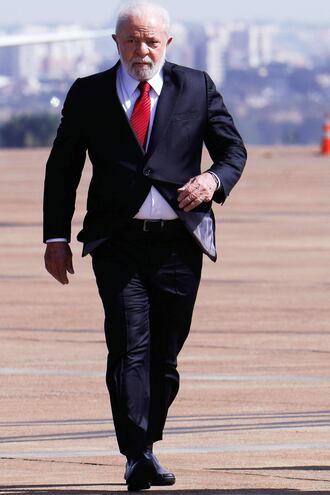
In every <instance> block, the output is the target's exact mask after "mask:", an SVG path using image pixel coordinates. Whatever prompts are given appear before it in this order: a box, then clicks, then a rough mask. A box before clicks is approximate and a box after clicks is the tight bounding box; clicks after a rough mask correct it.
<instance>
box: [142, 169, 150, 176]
mask: <svg viewBox="0 0 330 495" xmlns="http://www.w3.org/2000/svg"><path fill="white" fill-rule="evenodd" d="M143 173H144V175H150V174H151V168H146V169H144V170H143Z"/></svg>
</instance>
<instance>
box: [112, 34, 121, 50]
mask: <svg viewBox="0 0 330 495" xmlns="http://www.w3.org/2000/svg"><path fill="white" fill-rule="evenodd" d="M111 36H112V39H113V41H114V42H115V43H116V45H117V51H118V53H119V47H118V41H117V35H116V34H112V35H111Z"/></svg>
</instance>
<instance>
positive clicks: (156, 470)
mask: <svg viewBox="0 0 330 495" xmlns="http://www.w3.org/2000/svg"><path fill="white" fill-rule="evenodd" d="M144 455H145V457H146V458H147V459H148V461H149V462H148V464H149V478H148V480H149V483H150V485H152V486H169V485H174V483H175V476H174V474H173V473H170V472H169V471H168V470H167V469H165V468H163V467H162V466H161V465H160V463H159V461H158V459H157V457H156V456H155V455H154V454H153V453H152V452H151V450H149V449H148V450H147V452H145V454H144Z"/></svg>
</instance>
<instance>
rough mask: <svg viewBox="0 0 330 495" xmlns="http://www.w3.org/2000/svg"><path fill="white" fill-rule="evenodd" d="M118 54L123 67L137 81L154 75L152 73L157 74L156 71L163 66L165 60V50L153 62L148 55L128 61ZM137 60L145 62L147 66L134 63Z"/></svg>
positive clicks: (145, 79)
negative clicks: (156, 60) (155, 61)
mask: <svg viewBox="0 0 330 495" xmlns="http://www.w3.org/2000/svg"><path fill="white" fill-rule="evenodd" d="M119 55H120V60H121V63H122V64H123V66H124V67H125V69H126V70H127V72H128V74H129V75H130V76H132V77H133V78H134V79H136V80H137V81H147V80H149V79H151V78H152V77H154V75H156V74H157V72H159V71H160V69H161V68H162V67H163V65H164V62H165V55H166V52H165V51H164V54H163V56H162V58H161V59H160V60H159V61H158V62H157V63H156V64H155V63H154V62H153V61H152V60H151V59H150V58H149V57H144V58H140V57H135V58H133V60H131V61H130V62H124V60H123V58H122V56H121V54H119ZM137 62H146V63H147V64H148V66H146V67H140V66H139V65H135V63H137Z"/></svg>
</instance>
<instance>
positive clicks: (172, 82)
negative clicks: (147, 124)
mask: <svg viewBox="0 0 330 495" xmlns="http://www.w3.org/2000/svg"><path fill="white" fill-rule="evenodd" d="M163 75H164V83H163V88H162V91H161V93H160V96H159V99H158V103H157V109H156V115H155V118H154V122H153V126H152V131H151V136H150V142H149V146H148V150H147V156H148V157H149V156H151V154H152V153H153V152H154V150H155V148H156V146H157V145H158V144H159V143H160V140H161V139H162V136H163V135H164V134H165V131H166V128H167V126H168V124H169V122H170V120H171V116H172V113H173V111H174V109H175V105H176V102H177V99H178V96H179V94H180V91H181V89H182V84H183V79H182V77H178V74H177V71H176V70H175V65H173V64H171V63H169V62H165V64H164V69H163ZM180 75H181V73H180Z"/></svg>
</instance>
